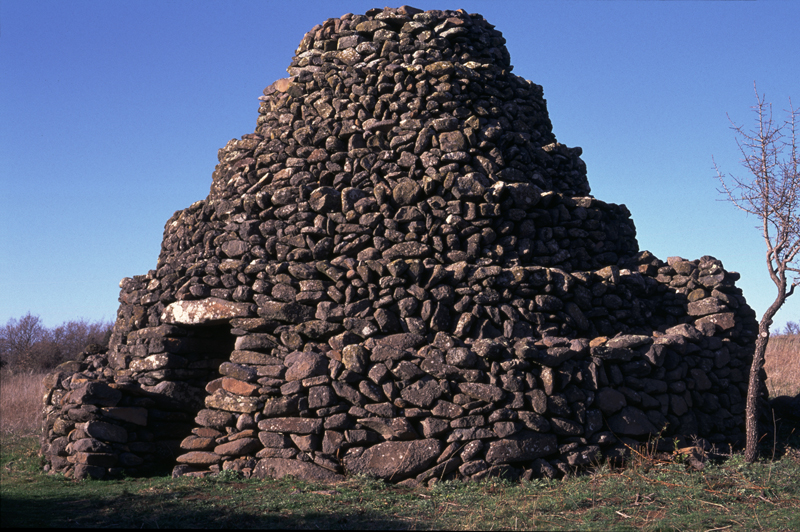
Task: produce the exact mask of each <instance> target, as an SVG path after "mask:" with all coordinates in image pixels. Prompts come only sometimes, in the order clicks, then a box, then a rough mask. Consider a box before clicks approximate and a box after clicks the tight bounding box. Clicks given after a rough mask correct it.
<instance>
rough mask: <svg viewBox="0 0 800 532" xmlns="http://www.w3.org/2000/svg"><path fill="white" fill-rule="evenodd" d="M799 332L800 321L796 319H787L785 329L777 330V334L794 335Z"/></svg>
mask: <svg viewBox="0 0 800 532" xmlns="http://www.w3.org/2000/svg"><path fill="white" fill-rule="evenodd" d="M798 334H800V323H798V322H796V321H787V322H786V327H784V329H783V330H780V329H778V330H777V331H775V336H794V335H798Z"/></svg>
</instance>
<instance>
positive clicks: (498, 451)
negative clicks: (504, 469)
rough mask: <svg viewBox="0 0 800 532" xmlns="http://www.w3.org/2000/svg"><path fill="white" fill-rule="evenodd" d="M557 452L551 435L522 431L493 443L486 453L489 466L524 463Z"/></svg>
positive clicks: (554, 440) (555, 443)
mask: <svg viewBox="0 0 800 532" xmlns="http://www.w3.org/2000/svg"><path fill="white" fill-rule="evenodd" d="M557 451H558V445H557V441H556V437H555V435H553V434H541V433H538V432H532V431H523V432H520V433H518V434H514V435H513V436H510V437H509V438H507V439H505V440H498V441H493V442H491V443H490V444H489V450H488V451H487V452H486V461H487V462H489V463H490V464H496V463H509V462H524V461H528V460H535V459H536V458H542V457H545V456H548V455H551V454H553V453H555V452H557Z"/></svg>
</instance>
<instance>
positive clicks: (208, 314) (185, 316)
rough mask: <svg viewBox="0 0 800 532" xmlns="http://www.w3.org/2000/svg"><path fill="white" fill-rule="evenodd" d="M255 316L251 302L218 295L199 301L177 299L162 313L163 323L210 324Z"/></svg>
mask: <svg viewBox="0 0 800 532" xmlns="http://www.w3.org/2000/svg"><path fill="white" fill-rule="evenodd" d="M254 316H255V312H253V306H252V305H251V304H250V303H235V302H233V301H225V300H224V299H218V298H216V297H209V298H208V299H200V300H197V301H175V302H174V303H170V304H169V305H167V308H165V309H164V312H163V313H161V321H162V322H163V323H171V324H173V325H208V324H214V323H222V322H225V321H227V320H230V319H233V318H251V317H254Z"/></svg>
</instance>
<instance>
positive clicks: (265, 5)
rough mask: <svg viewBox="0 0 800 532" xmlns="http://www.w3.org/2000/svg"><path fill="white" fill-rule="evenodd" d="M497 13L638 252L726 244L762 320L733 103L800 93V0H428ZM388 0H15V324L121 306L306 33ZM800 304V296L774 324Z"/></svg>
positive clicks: (8, 0)
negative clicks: (734, 189)
mask: <svg viewBox="0 0 800 532" xmlns="http://www.w3.org/2000/svg"><path fill="white" fill-rule="evenodd" d="M413 5H414V6H415V7H419V8H422V9H459V8H463V9H465V10H467V11H468V12H471V13H473V12H478V13H481V14H483V15H484V17H485V18H486V19H487V20H488V21H489V22H491V23H492V24H494V25H495V26H496V27H497V29H499V30H500V31H502V32H503V34H504V36H505V38H506V40H507V41H508V43H507V46H508V49H509V51H510V53H511V60H512V63H513V64H514V72H515V73H516V74H518V75H520V76H522V77H525V78H527V79H530V80H532V81H534V82H535V83H538V84H540V85H543V86H544V93H545V98H546V99H547V101H548V108H549V112H550V118H551V120H552V122H553V129H554V133H555V134H556V136H557V138H558V139H559V141H560V142H562V143H564V144H567V145H569V146H581V147H582V148H583V151H584V155H583V158H584V160H585V161H586V164H587V166H588V172H589V182H590V184H591V186H592V193H593V195H594V196H596V197H598V198H600V199H602V200H604V201H607V202H613V203H624V204H625V205H627V206H628V208H629V209H630V211H631V212H632V214H633V218H634V221H635V222H636V226H637V236H638V240H639V245H640V247H641V249H648V250H650V251H652V252H653V253H654V254H655V255H656V256H658V257H659V258H661V259H662V260H666V259H667V257H669V256H675V255H679V256H682V257H684V258H686V259H696V258H700V257H701V256H703V255H713V256H715V257H717V258H718V259H720V260H722V261H723V263H724V264H725V267H726V268H727V269H728V270H733V271H738V272H740V273H741V274H742V280H741V281H740V282H739V283H738V285H739V286H740V287H741V288H742V290H743V291H744V295H745V297H746V298H747V300H748V302H749V303H750V305H751V306H752V307H754V308H755V310H756V312H757V313H758V315H759V317H760V316H761V314H762V313H763V312H764V310H766V308H767V306H769V304H770V303H771V302H772V301H773V300H774V297H775V294H776V289H775V287H774V285H773V284H772V282H771V281H770V280H769V277H768V275H767V272H766V266H765V263H764V255H765V246H764V243H763V241H762V239H761V236H760V233H759V231H758V230H757V229H756V228H755V225H756V223H757V220H756V219H755V218H753V217H750V218H748V217H746V216H745V215H744V214H743V213H742V212H740V211H738V210H736V209H735V208H734V207H732V206H731V205H730V204H728V203H726V202H723V201H719V200H720V199H721V196H720V195H719V194H718V192H717V188H718V183H717V182H716V181H715V179H714V175H715V172H714V169H713V165H712V156H714V158H715V160H716V161H717V163H718V164H719V165H720V166H721V167H722V169H723V170H724V171H726V172H732V173H739V174H740V175H741V171H740V165H739V159H740V156H739V153H738V151H737V149H736V144H735V142H734V136H733V132H732V131H731V130H730V129H729V126H730V124H729V122H728V118H727V115H726V113H727V114H729V115H730V117H731V118H732V119H733V120H734V121H735V122H737V123H739V124H745V125H748V126H749V125H750V124H751V123H752V118H753V115H752V111H751V110H750V106H751V105H752V104H753V103H754V102H755V97H754V93H753V82H754V81H757V83H758V89H759V92H761V93H765V94H766V97H767V99H768V101H771V102H773V103H774V105H775V112H776V115H777V116H779V117H780V116H782V113H781V112H780V111H781V110H782V109H784V108H786V107H787V104H788V100H789V98H790V97H792V96H793V97H794V98H795V105H797V104H798V101H800V91H798V89H800V59H798V54H797V50H798V49H800V38H798V37H797V33H796V31H797V20H800V2H790V1H785V2H633V1H629V2H600V1H597V2H544V1H542V2H538V1H533V0H528V1H521V2H511V1H504V2H499V1H494V2H488V1H485V2H480V1H469V0H468V1H462V2H459V3H451V2H447V1H440V2H432V1H419V2H416V3H415V4H413ZM373 7H383V5H380V6H378V5H377V4H375V3H372V2H369V3H368V2H362V1H352V2H332V1H325V2H320V1H302V0H297V1H293V2H277V1H270V2H266V1H262V2H254V1H242V0H240V1H236V2H231V1H228V2H217V1H214V2H212V1H207V0H193V1H184V0H170V1H158V2H157V1H154V0H148V1H128V2H122V1H116V0H104V1H80V0H71V1H62V0H59V1H45V0H36V1H31V0H24V1H21V0H3V1H2V2H0V324H4V323H5V322H6V321H7V320H8V319H9V318H12V317H20V316H21V315H23V314H25V313H26V312H28V311H30V312H32V313H34V314H38V315H39V316H41V317H42V319H43V321H44V322H45V324H46V325H48V326H54V325H58V324H60V323H61V322H63V321H65V320H69V319H74V318H78V317H84V318H86V319H89V320H98V319H110V320H111V319H114V317H115V313H116V309H117V306H118V303H117V296H118V293H119V288H118V283H119V280H120V279H121V278H123V277H127V276H133V275H137V274H144V273H147V271H148V270H150V269H152V268H154V267H155V264H156V259H157V257H158V252H159V247H160V243H161V237H162V233H163V228H164V223H165V222H166V221H167V219H168V218H169V217H170V216H171V215H172V213H173V212H174V211H176V210H179V209H183V208H185V207H188V206H189V205H190V204H191V203H193V202H195V201H197V200H200V199H203V198H205V197H206V195H207V194H208V190H209V186H210V184H211V173H212V171H213V169H214V165H215V164H216V162H217V159H216V155H217V150H218V149H219V148H221V147H222V146H224V145H225V143H226V142H227V141H228V140H230V139H231V138H238V137H240V136H241V135H243V134H245V133H250V132H252V131H253V130H254V129H255V124H256V117H257V111H258V96H260V95H261V91H262V90H263V88H264V87H266V86H267V85H269V84H270V83H272V82H273V81H275V80H276V79H278V78H282V77H285V76H286V75H287V74H286V67H287V66H288V65H289V62H290V61H291V57H292V55H293V52H294V50H295V48H296V46H297V44H298V43H299V42H300V39H301V38H302V37H303V35H304V34H305V32H306V31H308V30H309V29H311V27H313V26H314V25H315V24H318V23H321V22H323V21H324V20H325V19H327V18H331V17H339V16H341V15H343V14H344V13H347V12H352V13H363V12H365V11H366V10H368V9H370V8H373ZM790 320H791V321H798V320H800V294H797V295H795V296H793V297H792V298H790V299H789V301H788V302H787V303H786V305H785V306H784V308H783V309H782V310H781V311H780V312H779V313H778V315H777V317H776V325H777V326H783V324H785V322H786V321H790Z"/></svg>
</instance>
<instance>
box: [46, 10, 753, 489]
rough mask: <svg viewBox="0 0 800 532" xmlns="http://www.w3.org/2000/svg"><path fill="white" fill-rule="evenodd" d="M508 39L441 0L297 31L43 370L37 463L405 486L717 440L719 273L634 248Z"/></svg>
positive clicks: (737, 372) (720, 422) (625, 217)
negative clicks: (86, 339)
mask: <svg viewBox="0 0 800 532" xmlns="http://www.w3.org/2000/svg"><path fill="white" fill-rule="evenodd" d="M504 43H505V40H504V39H503V37H502V35H501V33H500V32H498V31H497V30H495V29H494V27H493V26H492V25H491V24H489V23H488V22H486V21H485V20H484V19H483V18H482V17H481V16H480V15H469V14H467V13H465V12H463V11H427V12H422V11H419V10H417V9H413V8H410V7H401V8H398V9H389V8H386V9H383V10H380V9H373V10H370V11H368V12H367V13H366V14H365V15H352V14H347V15H344V16H343V17H341V18H339V19H330V20H327V21H326V22H325V23H324V24H322V25H319V26H316V27H314V28H313V29H312V30H311V31H310V32H309V33H308V34H307V35H306V36H305V37H304V38H303V40H302V42H301V43H300V46H299V48H298V49H297V53H296V56H295V57H294V59H293V60H292V63H291V65H290V66H289V69H288V72H289V75H290V76H289V77H288V78H286V79H281V80H278V81H276V82H274V83H273V84H272V85H270V86H269V87H267V89H266V90H265V91H264V96H263V97H261V98H260V100H261V106H260V109H259V115H258V121H257V126H256V130H255V132H254V133H251V134H247V135H244V136H243V137H242V138H241V139H238V140H232V141H230V142H229V143H228V144H227V145H226V146H225V147H224V148H223V149H222V150H220V151H219V161H220V162H219V165H218V166H217V167H216V169H215V170H214V173H213V182H212V184H211V191H210V194H209V196H208V197H207V198H206V199H204V200H202V201H198V202H197V203H194V204H193V205H191V206H189V207H188V208H187V209H185V210H182V211H178V212H177V213H175V215H174V216H173V217H172V218H171V219H170V220H169V221H168V222H167V224H166V227H165V231H164V239H163V243H162V248H161V254H160V256H159V258H158V264H157V267H156V269H155V270H152V271H150V272H149V273H147V274H146V275H140V276H136V277H133V278H126V279H123V280H122V282H121V283H120V288H121V293H120V298H119V301H120V307H119V311H118V314H117V321H116V324H115V326H114V331H113V335H112V338H111V342H110V345H109V347H108V350H107V351H104V350H100V349H96V348H95V349H89V350H87V351H86V352H85V353H84V354H83V355H82V356H81V358H80V359H79V360H76V361H74V362H69V363H67V364H64V365H62V366H60V367H59V368H58V370H57V371H56V372H54V373H53V374H51V375H49V376H48V377H47V378H46V380H45V384H46V387H47V395H46V397H45V413H46V426H45V428H44V434H43V437H42V451H43V454H44V456H45V457H46V458H47V460H48V461H49V466H48V468H49V470H50V471H53V472H64V473H66V474H67V475H71V476H74V477H75V478H82V477H87V476H88V477H95V478H102V477H108V476H114V475H119V474H123V473H124V474H128V475H141V474H146V473H148V472H151V471H154V470H157V469H158V468H159V467H164V466H168V467H170V468H173V474H174V475H176V476H177V475H200V476H202V475H206V474H210V473H212V472H217V471H220V470H236V471H240V472H242V473H243V474H244V475H246V476H254V477H260V478H263V477H266V476H270V477H280V476H283V475H296V476H299V477H303V478H307V479H318V480H336V479H340V478H343V475H346V474H354V473H364V474H368V475H374V476H376V477H380V478H383V479H386V480H388V481H392V482H404V483H406V484H409V485H417V484H424V483H429V482H433V481H436V480H440V479H453V478H458V479H481V478H485V477H487V476H493V475H504V476H508V477H510V478H520V477H523V478H532V477H540V476H547V477H554V476H558V475H563V474H566V473H568V472H570V471H573V470H575V469H576V468H578V467H580V466H584V465H586V464H590V463H593V462H595V461H597V460H600V459H602V458H604V457H605V458H617V459H623V458H624V456H625V455H626V453H627V452H629V448H630V447H631V446H634V445H635V444H636V443H637V442H641V441H645V440H647V439H648V438H651V437H654V436H658V435H662V436H665V437H667V438H670V439H674V438H683V437H685V438H687V439H688V438H691V437H699V438H704V439H705V440H707V441H708V442H710V443H714V444H728V443H736V442H737V441H739V440H740V438H741V437H742V433H743V419H744V416H743V412H744V400H743V398H744V395H745V391H746V376H747V370H748V367H749V360H750V357H751V356H752V345H753V341H754V336H755V332H756V330H757V329H756V324H755V319H754V313H753V311H752V310H751V309H750V308H749V307H748V306H747V304H746V302H745V300H744V298H743V297H742V294H741V291H740V290H739V289H738V288H736V287H735V285H734V282H735V281H736V280H737V279H738V277H739V275H738V274H737V273H733V272H726V271H725V270H724V269H723V267H722V264H721V263H720V262H719V261H718V260H716V259H714V258H713V257H708V256H706V257H702V258H701V259H699V260H684V259H681V258H677V257H673V258H670V259H669V260H668V261H667V262H666V263H664V262H662V261H661V260H659V259H657V258H656V257H654V256H653V255H652V254H650V253H649V252H646V251H639V247H638V244H637V241H636V238H635V228H634V225H633V221H632V220H631V218H630V213H629V212H628V210H627V209H626V208H625V206H624V205H614V204H612V203H605V202H603V201H600V200H598V199H596V198H594V197H592V196H591V195H590V189H589V183H588V181H587V178H586V166H585V165H584V163H583V161H582V160H581V159H580V157H579V156H580V154H581V149H580V148H568V147H566V146H564V145H563V144H559V143H558V142H556V138H555V136H554V135H553V132H552V126H551V124H550V120H549V117H548V114H547V109H546V105H545V100H544V98H543V92H542V87H540V86H538V85H536V84H534V83H531V82H530V81H527V80H525V79H523V78H521V77H518V76H516V75H514V74H512V73H511V70H512V67H511V64H510V60H509V54H508V52H507V50H506V48H505V46H504Z"/></svg>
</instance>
